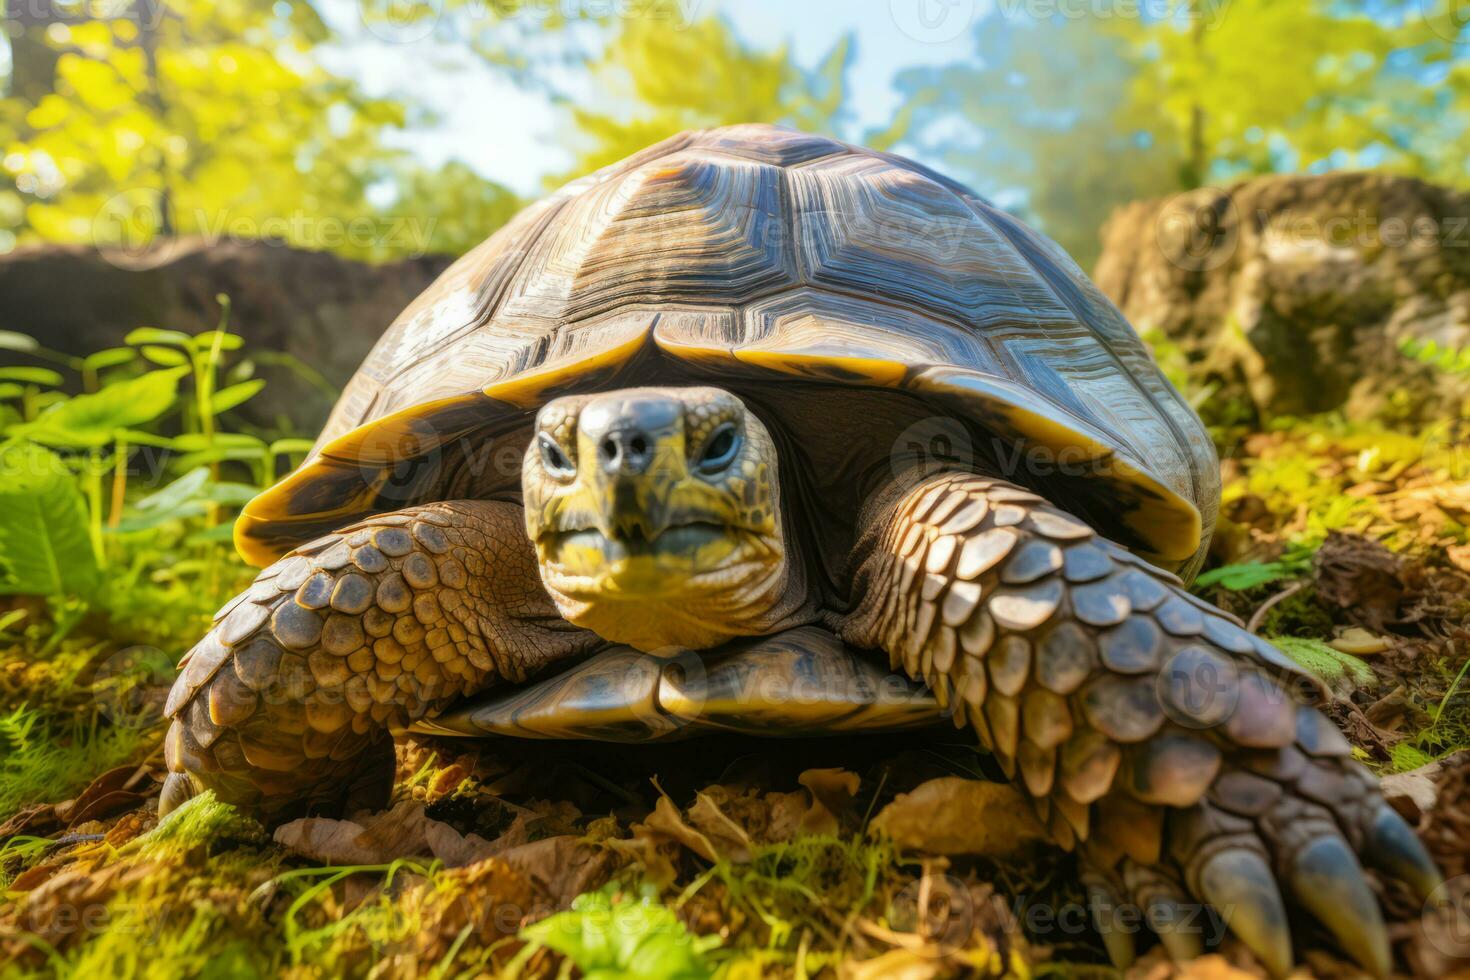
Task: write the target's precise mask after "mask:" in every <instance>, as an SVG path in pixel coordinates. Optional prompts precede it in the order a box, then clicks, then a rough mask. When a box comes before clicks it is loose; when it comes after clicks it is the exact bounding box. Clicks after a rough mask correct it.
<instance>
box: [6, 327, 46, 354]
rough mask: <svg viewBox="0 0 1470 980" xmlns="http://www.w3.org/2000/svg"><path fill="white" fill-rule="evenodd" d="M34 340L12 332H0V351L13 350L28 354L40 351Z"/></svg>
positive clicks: (28, 336) (26, 335)
mask: <svg viewBox="0 0 1470 980" xmlns="http://www.w3.org/2000/svg"><path fill="white" fill-rule="evenodd" d="M40 346H41V345H40V344H38V343H36V338H34V337H32V336H30V335H29V334H23V333H17V332H15V331H14V330H0V350H13V351H19V352H21V353H25V354H29V353H32V352H34V351H36V350H38V349H40Z"/></svg>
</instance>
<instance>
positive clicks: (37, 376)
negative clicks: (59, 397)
mask: <svg viewBox="0 0 1470 980" xmlns="http://www.w3.org/2000/svg"><path fill="white" fill-rule="evenodd" d="M63 380H65V379H64V378H62V376H61V374H60V373H59V372H56V371H53V370H51V369H50V368H40V367H0V381H19V382H21V383H22V384H31V385H46V386H47V387H50V388H56V387H59V386H60V385H61V383H62V381H63Z"/></svg>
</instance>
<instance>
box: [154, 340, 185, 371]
mask: <svg viewBox="0 0 1470 980" xmlns="http://www.w3.org/2000/svg"><path fill="white" fill-rule="evenodd" d="M143 356H144V357H146V358H148V360H150V361H152V362H153V363H154V364H160V365H162V366H163V367H177V366H179V365H181V364H188V363H189V355H187V354H185V353H184V352H183V351H179V350H174V349H173V348H172V347H159V346H157V345H155V344H148V345H146V346H145V347H144V348H143Z"/></svg>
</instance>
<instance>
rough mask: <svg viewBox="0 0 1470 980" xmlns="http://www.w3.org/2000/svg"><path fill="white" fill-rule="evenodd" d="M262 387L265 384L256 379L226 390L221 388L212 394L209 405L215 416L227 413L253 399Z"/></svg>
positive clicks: (231, 386)
mask: <svg viewBox="0 0 1470 980" xmlns="http://www.w3.org/2000/svg"><path fill="white" fill-rule="evenodd" d="M264 387H265V382H264V381H261V380H260V379H258V378H257V379H255V380H253V381H242V382H240V383H239V384H237V385H230V386H229V387H228V388H221V389H220V390H219V391H217V392H215V393H214V398H213V399H211V405H212V406H213V408H214V411H215V414H216V415H218V414H219V413H220V412H228V411H229V410H230V409H232V408H234V407H235V406H236V405H240V404H243V403H244V402H247V401H249V400H250V399H251V398H254V397H255V396H256V395H257V394H258V393H259V392H260V389H262V388H264Z"/></svg>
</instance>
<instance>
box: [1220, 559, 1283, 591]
mask: <svg viewBox="0 0 1470 980" xmlns="http://www.w3.org/2000/svg"><path fill="white" fill-rule="evenodd" d="M1310 564H1311V562H1310V560H1309V559H1300V560H1298V559H1291V560H1287V559H1283V560H1281V561H1248V562H1242V563H1240V564H1238V565H1221V566H1220V567H1219V568H1212V569H1210V570H1209V571H1208V572H1205V573H1204V574H1203V575H1201V576H1200V577H1199V578H1197V579H1195V580H1194V584H1195V587H1196V588H1207V587H1209V586H1211V585H1218V586H1220V587H1221V588H1222V589H1229V590H1230V591H1231V592H1245V591H1247V590H1249V589H1255V588H1259V587H1260V586H1262V585H1270V584H1271V583H1272V582H1279V581H1281V580H1282V579H1286V578H1294V577H1296V576H1297V575H1300V574H1301V573H1302V572H1304V571H1306V570H1307V569H1308V568H1309V567H1310Z"/></svg>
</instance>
